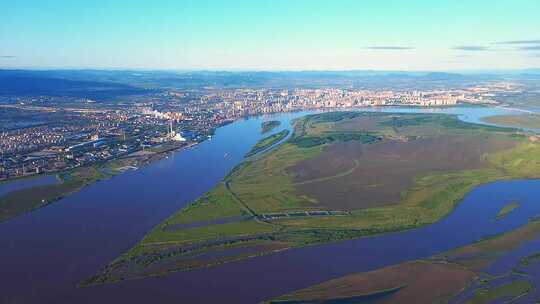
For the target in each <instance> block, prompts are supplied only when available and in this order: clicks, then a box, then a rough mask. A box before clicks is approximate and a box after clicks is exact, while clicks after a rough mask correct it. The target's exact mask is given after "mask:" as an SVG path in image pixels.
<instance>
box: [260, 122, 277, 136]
mask: <svg viewBox="0 0 540 304" xmlns="http://www.w3.org/2000/svg"><path fill="white" fill-rule="evenodd" d="M280 125H281V121H279V120H270V121H265V122H263V123H262V124H261V133H263V134H265V133H268V132H270V131H272V130H274V129H275V128H277V127H279V126H280Z"/></svg>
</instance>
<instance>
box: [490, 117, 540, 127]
mask: <svg viewBox="0 0 540 304" xmlns="http://www.w3.org/2000/svg"><path fill="white" fill-rule="evenodd" d="M482 121H484V122H488V123H493V124H497V125H503V126H509V127H516V128H528V129H540V115H538V114H519V115H494V116H487V117H484V118H482Z"/></svg>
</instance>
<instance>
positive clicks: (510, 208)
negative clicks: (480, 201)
mask: <svg viewBox="0 0 540 304" xmlns="http://www.w3.org/2000/svg"><path fill="white" fill-rule="evenodd" d="M517 208H519V203H518V202H512V203H510V204H508V205H506V206H504V207H502V208H501V210H500V211H499V212H498V213H497V216H496V219H498V220H500V219H503V218H505V217H506V216H507V215H508V214H510V213H511V212H512V211H514V210H515V209H517Z"/></svg>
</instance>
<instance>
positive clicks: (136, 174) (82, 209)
mask: <svg viewBox="0 0 540 304" xmlns="http://www.w3.org/2000/svg"><path fill="white" fill-rule="evenodd" d="M370 110H372V111H387V112H429V113H449V114H458V115H460V117H461V118H462V119H463V120H466V121H470V122H479V119H480V118H481V117H483V116H487V115H494V114H505V113H507V110H505V109H501V108H475V107H463V108H446V109H431V110H428V109H420V108H383V109H370ZM307 113H308V112H299V113H285V114H277V115H272V116H267V117H254V118H250V119H245V120H241V121H237V122H235V123H233V124H230V125H227V126H224V127H222V128H220V129H218V130H217V131H216V135H215V136H214V137H213V138H212V139H211V140H208V141H206V142H203V143H201V144H199V145H197V146H195V147H192V148H190V149H186V150H183V151H179V152H176V153H172V154H170V156H169V157H168V158H166V159H163V160H160V161H157V162H155V163H152V164H150V165H148V166H145V167H143V168H140V169H139V170H135V171H128V172H125V173H123V174H121V175H118V176H115V177H113V178H111V179H109V180H104V181H99V182H97V183H95V184H92V185H90V186H88V187H86V188H84V189H82V190H81V191H79V192H77V193H75V194H73V195H70V196H68V197H66V198H64V199H62V200H60V201H58V202H55V203H54V204H51V205H49V206H47V207H45V208H41V209H38V210H36V211H34V212H31V213H29V214H26V215H24V216H20V217H18V218H15V219H13V220H10V221H8V222H5V223H1V224H0V243H1V244H2V250H0V269H1V271H0V286H1V288H0V289H1V292H0V303H123V302H130V303H148V302H154V303H213V302H216V301H220V302H227V303H256V302H259V301H262V300H265V299H268V298H271V297H274V296H278V295H281V294H284V293H287V292H291V291H293V290H295V289H298V288H304V287H307V286H310V285H313V284H315V283H319V282H322V281H325V280H328V279H332V278H335V277H339V276H341V275H344V274H348V273H353V272H359V271H366V270H372V269H376V268H379V267H382V266H386V265H391V264H395V263H399V262H402V261H406V260H411V259H418V258H423V257H428V256H431V255H433V254H436V253H439V252H441V251H445V250H448V249H451V248H455V247H459V246H462V245H465V244H467V243H470V242H473V241H475V240H478V239H479V238H481V237H484V236H489V235H493V234H496V233H502V232H506V231H509V230H511V229H514V228H516V227H519V226H520V225H523V224H525V223H526V222H527V221H528V219H529V218H531V217H533V216H536V215H540V204H537V199H536V198H537V197H540V181H538V180H518V181H501V182H496V183H492V184H487V185H483V186H480V187H478V188H476V189H475V190H473V191H472V192H471V193H470V194H469V195H467V197H466V198H465V199H464V201H463V202H462V203H461V204H460V205H459V206H458V208H456V210H455V211H454V212H452V213H451V214H450V215H449V216H448V217H446V218H444V219H442V220H441V221H439V222H438V223H436V224H433V225H430V226H426V227H423V228H419V229H416V230H411V231H405V232H400V233H393V234H387V235H382V236H377V237H370V238H364V239H359V240H352V241H344V242H339V243H332V244H323V245H317V246H312V247H306V248H298V249H293V250H289V251H285V252H281V253H278V254H273V255H268V256H263V257H258V258H253V259H249V260H244V261H239V262H234V263H229V264H225V265H222V266H219V267H213V268H205V269H197V270H194V271H190V272H181V273H174V274H171V275H168V276H165V277H155V278H147V279H139V280H130V281H125V282H121V283H118V284H107V285H101V286H93V287H88V288H78V287H76V285H77V283H79V282H81V281H82V280H83V279H85V278H87V277H89V276H90V275H92V274H94V273H95V272H96V271H97V270H98V269H99V268H100V267H102V266H104V265H106V264H107V263H109V262H110V261H112V260H113V259H114V258H115V257H117V256H119V255H120V254H122V253H123V252H125V251H126V250H128V249H129V248H130V247H132V246H133V245H135V244H136V243H137V242H138V241H139V240H140V239H141V238H142V237H143V236H144V235H145V233H147V232H148V231H149V230H150V229H151V228H152V227H153V226H155V225H156V224H158V223H159V222H160V221H162V220H163V219H165V218H166V217H167V216H169V215H170V214H171V213H173V212H174V211H176V210H178V209H180V208H182V207H183V206H185V205H186V204H188V203H189V202H191V201H193V200H194V199H196V198H197V197H198V196H200V195H202V194H203V193H204V192H206V191H208V190H209V189H211V188H212V187H213V186H214V185H215V184H216V183H218V182H219V181H220V180H221V179H222V178H223V177H224V176H225V175H226V174H227V173H228V172H229V171H230V170H231V169H232V168H233V167H234V166H235V165H237V164H239V163H240V162H241V161H242V160H243V157H244V155H245V154H246V153H247V152H248V151H249V150H250V148H251V147H252V146H253V145H254V144H255V143H256V142H257V140H259V139H260V138H261V136H262V135H261V134H260V124H261V122H262V121H264V120H268V119H277V120H280V121H282V125H281V127H280V129H283V128H289V129H290V121H291V120H292V119H294V118H297V117H300V116H303V115H305V114H307ZM276 131H279V129H278V130H276ZM225 154H227V156H226V157H225ZM7 185H9V183H7V184H2V185H0V193H1V191H3V190H2V187H5V186H7ZM514 200H518V201H519V202H520V203H521V206H520V208H518V209H516V210H515V211H514V212H512V213H511V214H510V215H508V216H507V217H505V218H504V219H502V220H499V221H494V218H495V216H496V214H497V212H498V211H499V210H500V208H501V207H502V206H504V205H506V204H507V203H509V202H510V201H514Z"/></svg>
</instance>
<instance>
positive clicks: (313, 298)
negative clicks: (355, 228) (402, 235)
mask: <svg viewBox="0 0 540 304" xmlns="http://www.w3.org/2000/svg"><path fill="white" fill-rule="evenodd" d="M475 277H476V274H475V273H474V272H471V271H469V270H466V269H464V268H462V267H459V266H456V265H452V264H443V263H436V262H427V261H413V262H408V263H403V264H399V265H395V266H390V267H386V268H382V269H378V270H375V271H371V272H366V273H360V274H353V275H348V276H345V277H342V278H339V279H335V280H331V281H328V282H325V283H322V284H320V285H316V286H313V287H310V288H308V289H303V290H300V291H297V292H294V293H292V294H290V295H288V296H284V297H282V298H279V299H277V300H276V301H272V302H271V303H279V302H280V301H283V302H285V303H286V302H287V301H291V302H292V301H294V300H297V301H301V303H304V302H305V303H311V302H319V301H320V302H324V301H325V300H338V299H346V298H355V297H362V296H368V295H373V294H377V293H380V292H383V291H387V290H392V289H398V288H400V287H402V288H401V289H399V290H397V291H396V292H393V293H389V294H388V295H385V296H381V298H379V299H377V303H415V304H420V303H433V302H435V301H437V300H445V299H449V298H450V297H452V296H453V295H455V294H457V293H458V292H459V291H460V290H461V289H462V288H463V287H464V286H466V285H467V283H468V282H470V281H471V280H473V279H474V278H475Z"/></svg>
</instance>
